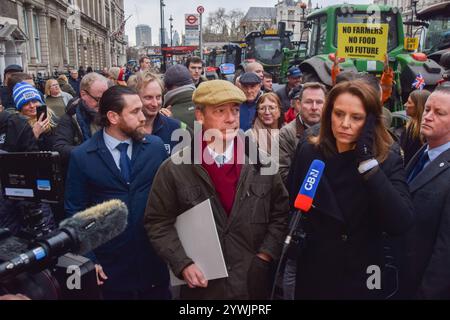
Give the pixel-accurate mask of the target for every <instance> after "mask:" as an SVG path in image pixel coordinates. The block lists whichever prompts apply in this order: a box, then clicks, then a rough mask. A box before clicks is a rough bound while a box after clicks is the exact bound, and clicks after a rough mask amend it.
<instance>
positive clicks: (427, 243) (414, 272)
mask: <svg viewBox="0 0 450 320" xmlns="http://www.w3.org/2000/svg"><path fill="white" fill-rule="evenodd" d="M421 132H422V134H423V136H424V137H425V139H426V141H427V144H426V145H425V146H423V147H422V148H421V149H420V150H419V151H418V152H417V154H416V155H415V156H414V157H413V158H412V159H411V161H410V162H409V164H408V166H407V168H406V169H407V174H408V183H409V188H410V192H411V195H412V197H413V202H414V207H415V211H416V219H415V220H416V221H415V222H416V223H415V227H414V228H413V230H412V232H411V233H410V234H409V235H408V239H407V251H406V263H405V273H406V274H405V275H406V281H405V285H406V289H407V295H408V296H409V297H414V298H419V299H450V86H444V85H441V86H439V87H437V88H436V90H435V91H434V92H433V93H432V94H431V95H430V96H429V98H428V100H427V102H426V104H425V111H424V113H423V118H422V125H421Z"/></svg>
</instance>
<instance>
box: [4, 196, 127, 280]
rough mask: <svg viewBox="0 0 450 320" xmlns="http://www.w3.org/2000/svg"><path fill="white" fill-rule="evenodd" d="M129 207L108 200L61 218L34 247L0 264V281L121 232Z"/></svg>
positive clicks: (80, 251)
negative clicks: (66, 217)
mask: <svg viewBox="0 0 450 320" xmlns="http://www.w3.org/2000/svg"><path fill="white" fill-rule="evenodd" d="M127 216H128V209H127V206H126V205H125V204H124V203H123V202H122V201H120V200H110V201H107V202H104V203H101V204H98V205H96V206H94V207H91V208H88V209H86V210H84V211H81V212H78V213H77V214H75V215H74V216H73V217H71V218H68V219H66V220H64V221H62V222H61V223H60V225H59V228H58V229H57V230H56V231H54V232H52V233H51V234H49V235H47V236H46V237H45V238H43V239H39V240H37V241H36V242H35V247H34V248H33V249H31V250H29V251H27V252H24V253H22V254H19V255H18V256H17V257H15V258H13V259H10V260H9V261H6V262H4V263H2V264H0V282H1V281H2V280H4V279H7V278H10V277H13V276H15V275H17V274H20V273H22V272H25V271H30V270H32V269H33V268H34V267H37V266H41V265H44V266H45V265H46V262H49V261H52V260H53V259H54V258H57V257H59V256H61V255H64V254H66V253H68V252H71V253H75V254H81V255H84V254H86V253H88V252H90V251H92V250H93V249H95V248H97V247H99V246H101V245H102V244H104V243H106V242H108V241H109V240H111V239H113V238H115V237H116V236H118V235H119V234H121V233H122V232H123V231H124V230H125V228H126V226H127Z"/></svg>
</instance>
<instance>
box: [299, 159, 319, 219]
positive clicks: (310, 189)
mask: <svg viewBox="0 0 450 320" xmlns="http://www.w3.org/2000/svg"><path fill="white" fill-rule="evenodd" d="M324 169H325V163H324V162H323V161H320V160H317V159H316V160H314V161H313V162H312V163H311V166H310V167H309V170H308V173H307V175H306V177H305V180H304V181H303V183H302V185H301V187H300V190H299V192H298V194H297V197H296V198H295V203H294V207H295V208H296V209H297V210H300V211H302V212H308V211H309V210H310V209H311V206H312V203H313V199H314V195H315V194H316V191H317V187H318V185H319V181H320V179H321V178H322V174H323V170H324Z"/></svg>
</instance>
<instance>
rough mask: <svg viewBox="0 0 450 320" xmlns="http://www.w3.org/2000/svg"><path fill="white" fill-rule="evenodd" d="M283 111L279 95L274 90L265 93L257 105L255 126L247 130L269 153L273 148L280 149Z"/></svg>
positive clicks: (259, 145)
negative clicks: (279, 141) (279, 139)
mask: <svg viewBox="0 0 450 320" xmlns="http://www.w3.org/2000/svg"><path fill="white" fill-rule="evenodd" d="M282 113H283V112H282V110H281V101H280V98H279V97H278V95H277V94H276V93H273V92H269V93H265V94H263V95H262V96H261V97H260V98H259V99H258V103H257V105H256V114H255V119H254V120H253V126H252V128H251V129H249V130H248V131H247V132H246V134H248V135H250V136H251V137H252V138H253V139H254V141H255V142H256V143H257V144H258V147H259V148H260V149H261V150H263V151H265V152H267V154H269V155H270V154H271V153H272V152H271V151H272V149H273V148H276V149H277V150H278V145H279V144H278V138H279V133H280V130H279V129H281V127H282V125H283V117H282Z"/></svg>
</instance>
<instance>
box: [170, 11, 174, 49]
mask: <svg viewBox="0 0 450 320" xmlns="http://www.w3.org/2000/svg"><path fill="white" fill-rule="evenodd" d="M169 21H170V46H171V47H172V46H173V37H172V35H173V33H172V30H173V24H172V21H173V18H172V15H170V19H169Z"/></svg>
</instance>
